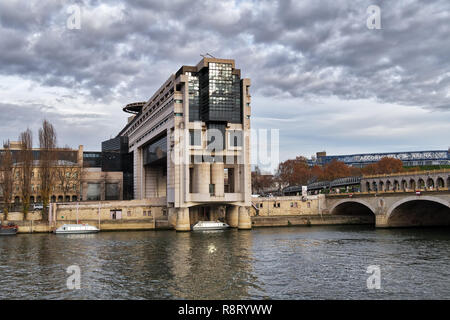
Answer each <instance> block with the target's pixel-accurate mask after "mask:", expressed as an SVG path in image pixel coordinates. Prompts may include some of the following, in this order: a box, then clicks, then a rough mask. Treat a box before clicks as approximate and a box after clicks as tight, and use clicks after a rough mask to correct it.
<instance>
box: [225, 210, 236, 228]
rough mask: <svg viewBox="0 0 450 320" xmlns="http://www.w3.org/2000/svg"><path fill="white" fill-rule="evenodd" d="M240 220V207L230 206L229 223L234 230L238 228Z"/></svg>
mask: <svg viewBox="0 0 450 320" xmlns="http://www.w3.org/2000/svg"><path fill="white" fill-rule="evenodd" d="M238 220H239V207H238V206H229V207H228V208H227V223H228V224H229V225H230V227H232V228H237V227H238Z"/></svg>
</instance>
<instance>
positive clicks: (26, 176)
mask: <svg viewBox="0 0 450 320" xmlns="http://www.w3.org/2000/svg"><path fill="white" fill-rule="evenodd" d="M19 141H20V150H19V154H18V162H17V165H16V168H15V169H16V177H17V179H18V183H17V184H18V186H19V190H20V199H21V201H22V212H23V213H24V219H26V218H27V215H28V210H29V205H30V196H31V178H32V174H33V134H32V133H31V130H30V129H27V130H26V131H24V132H22V133H21V134H20V136H19Z"/></svg>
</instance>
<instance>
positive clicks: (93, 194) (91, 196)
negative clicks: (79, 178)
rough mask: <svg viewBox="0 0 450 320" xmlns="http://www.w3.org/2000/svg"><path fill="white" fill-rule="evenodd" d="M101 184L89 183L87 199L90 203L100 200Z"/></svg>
mask: <svg viewBox="0 0 450 320" xmlns="http://www.w3.org/2000/svg"><path fill="white" fill-rule="evenodd" d="M100 189H101V188H100V183H88V188H87V195H86V197H87V199H86V200H88V201H95V200H100V197H101V192H100Z"/></svg>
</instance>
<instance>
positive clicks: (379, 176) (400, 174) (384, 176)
mask: <svg viewBox="0 0 450 320" xmlns="http://www.w3.org/2000/svg"><path fill="white" fill-rule="evenodd" d="M438 173H450V169H434V170H421V171H404V172H396V173H385V174H373V175H363V176H362V178H363V179H373V178H386V177H398V176H413V175H421V174H438Z"/></svg>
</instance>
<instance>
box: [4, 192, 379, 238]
mask: <svg viewBox="0 0 450 320" xmlns="http://www.w3.org/2000/svg"><path fill="white" fill-rule="evenodd" d="M169 209H170V208H167V205H166V199H165V198H163V197H161V198H150V199H143V200H128V201H88V202H80V203H73V202H70V203H53V204H52V206H51V208H50V213H49V221H43V220H42V213H41V212H40V211H31V212H29V213H28V215H27V217H26V219H24V215H23V213H19V212H11V213H9V214H8V220H7V221H4V222H3V223H4V224H7V223H8V222H13V223H15V224H17V225H18V226H19V233H33V232H52V231H53V230H55V229H56V228H58V227H60V226H62V225H63V224H72V223H76V222H77V219H78V222H79V223H87V224H90V225H93V226H96V227H98V228H99V229H100V230H103V231H105V230H107V231H121V230H124V231H125V230H161V229H174V226H173V224H172V223H170V221H169V220H170V214H169V211H170V210H169ZM249 215H250V218H251V226H252V227H279V226H313V225H345V224H370V223H372V221H371V220H370V219H369V218H368V217H367V216H351V215H348V216H346V215H334V214H332V212H330V210H328V209H327V205H326V198H325V196H324V195H314V196H308V197H301V196H289V197H268V198H254V199H252V206H251V208H250V210H249ZM0 218H1V219H2V220H3V219H4V217H3V214H0ZM231 225H232V224H231ZM232 226H234V227H235V225H232Z"/></svg>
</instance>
